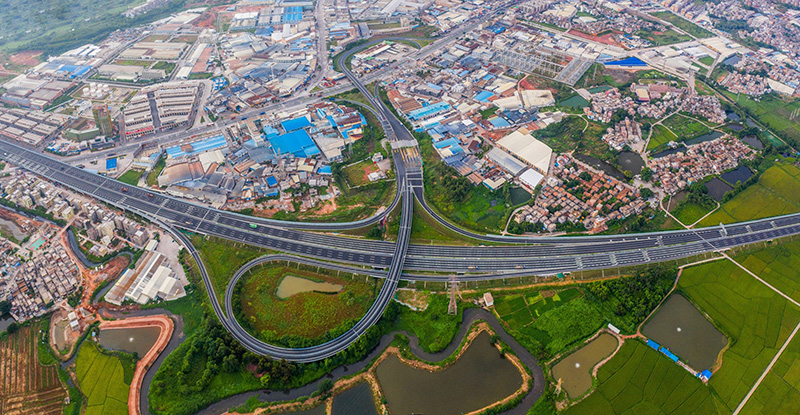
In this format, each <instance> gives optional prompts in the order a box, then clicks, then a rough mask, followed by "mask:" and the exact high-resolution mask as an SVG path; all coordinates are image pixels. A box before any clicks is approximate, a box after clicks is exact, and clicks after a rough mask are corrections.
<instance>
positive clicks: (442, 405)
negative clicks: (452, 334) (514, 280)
mask: <svg viewBox="0 0 800 415" xmlns="http://www.w3.org/2000/svg"><path fill="white" fill-rule="evenodd" d="M377 377H378V382H379V383H380V385H381V388H382V389H383V392H384V395H385V397H386V402H387V405H388V406H389V410H390V411H391V413H392V414H394V415H407V414H437V415H458V414H461V413H467V412H471V411H475V410H478V409H481V408H483V407H486V406H488V405H492V404H494V403H495V402H497V401H500V400H503V399H505V398H506V397H508V396H510V395H512V394H514V392H516V390H517V389H519V388H520V387H521V386H522V375H521V374H520V372H519V370H517V368H516V367H515V366H514V365H513V364H512V363H511V362H510V361H509V360H508V359H505V358H503V357H502V356H501V355H500V352H499V351H498V350H497V349H496V348H495V347H494V346H493V345H492V344H491V339H490V337H489V335H488V334H486V333H481V334H479V335H478V336H477V337H476V338H475V340H474V341H473V342H472V344H471V345H470V346H469V348H467V350H466V351H464V354H462V355H461V357H460V358H459V359H458V360H457V361H456V362H455V363H453V364H452V366H450V367H448V368H447V369H444V370H441V371H438V372H429V371H427V370H422V369H417V368H413V367H411V366H408V365H406V364H405V363H403V362H402V361H400V359H398V358H397V357H395V356H391V357H389V358H387V359H386V360H384V361H383V362H381V364H380V365H379V366H378V368H377ZM335 406H336V401H334V412H333V413H334V415H338V414H337V413H336V410H335Z"/></svg>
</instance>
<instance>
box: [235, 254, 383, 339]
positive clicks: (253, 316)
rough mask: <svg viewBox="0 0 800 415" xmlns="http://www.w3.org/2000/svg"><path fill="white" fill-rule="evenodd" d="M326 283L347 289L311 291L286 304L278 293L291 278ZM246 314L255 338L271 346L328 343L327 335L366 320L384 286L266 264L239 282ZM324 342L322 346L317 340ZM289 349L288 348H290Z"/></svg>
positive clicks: (292, 266) (354, 277)
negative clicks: (287, 339)
mask: <svg viewBox="0 0 800 415" xmlns="http://www.w3.org/2000/svg"><path fill="white" fill-rule="evenodd" d="M288 275H291V276H295V277H301V278H306V279H309V280H312V281H324V282H328V283H333V284H338V285H341V286H343V288H342V290H341V291H339V292H338V293H332V294H327V293H321V292H305V293H299V294H296V295H293V296H291V297H289V298H286V299H281V298H278V296H277V295H276V291H277V289H278V286H279V285H280V282H281V280H282V279H283V278H284V277H285V276H288ZM238 287H239V288H240V291H239V297H240V304H241V310H242V315H241V317H239V316H237V317H239V319H240V321H243V324H244V323H246V327H248V328H251V329H252V330H251V333H252V334H253V335H255V336H256V337H260V338H261V339H262V340H264V341H267V342H273V341H276V340H277V341H278V342H279V343H283V344H285V342H281V341H280V339H281V338H282V337H284V336H288V337H299V338H302V339H304V340H328V338H327V337H324V338H323V335H324V334H325V333H327V332H329V331H331V330H334V329H336V328H339V327H340V326H346V327H344V328H349V327H350V326H351V324H348V322H353V321H355V319H359V318H361V316H363V315H364V314H365V313H366V311H367V309H368V308H369V306H370V305H371V304H372V302H373V301H374V298H375V295H376V294H377V290H378V289H379V287H380V284H378V283H377V281H376V280H375V279H373V278H369V279H367V280H365V279H364V277H363V276H361V275H351V274H341V275H339V273H336V272H328V271H324V270H320V271H319V272H317V271H315V270H313V269H307V268H306V267H302V268H300V269H298V267H297V266H296V264H290V265H287V264H285V263H281V264H265V265H262V266H259V267H257V268H254V269H253V270H251V272H250V273H249V275H248V276H247V277H245V278H243V279H242V280H240V281H239V285H238ZM316 343H319V341H316ZM287 345H288V344H287Z"/></svg>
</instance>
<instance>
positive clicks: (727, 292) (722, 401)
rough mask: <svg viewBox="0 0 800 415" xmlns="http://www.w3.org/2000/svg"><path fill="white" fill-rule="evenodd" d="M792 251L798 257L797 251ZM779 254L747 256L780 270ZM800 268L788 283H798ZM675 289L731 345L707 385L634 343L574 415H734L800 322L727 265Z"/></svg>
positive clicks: (688, 272) (710, 266) (692, 272)
mask: <svg viewBox="0 0 800 415" xmlns="http://www.w3.org/2000/svg"><path fill="white" fill-rule="evenodd" d="M795 245H796V244H795ZM788 249H789V252H795V251H796V250H798V247H797V246H793V247H791V248H788ZM780 252H781V251H780V250H779V251H775V250H774V248H770V249H768V250H767V252H763V251H755V252H753V253H750V254H747V255H748V256H753V257H755V258H762V259H764V258H766V259H768V258H770V257H771V258H773V260H772V263H775V262H777V261H778V260H780V258H778V259H774V257H775V255H777V256H779V257H780V256H781V255H785V253H783V254H782V253H780ZM744 258H745V261H746V262H751V263H752V260H748V259H747V257H744ZM796 269H797V268H794V270H795V271H791V275H790V276H787V277H786V278H790V277H791V278H794V279H797V271H796ZM777 272H780V271H777ZM677 289H678V290H679V291H680V292H682V293H683V294H684V295H685V296H686V297H687V298H689V299H690V300H691V301H692V302H694V303H695V304H696V305H697V306H698V308H699V309H700V310H701V311H703V312H705V313H706V314H707V315H708V317H709V318H710V320H711V321H712V322H713V323H714V325H715V326H717V328H719V329H720V330H721V331H723V332H724V333H725V334H726V335H727V336H728V338H730V339H731V342H730V346H729V348H728V349H726V350H725V351H724V352H723V354H722V360H721V366H719V367H718V369H716V370H715V371H714V374H713V376H712V377H711V380H710V381H709V383H708V386H707V387H706V386H703V385H702V383H701V382H700V381H699V380H697V379H695V378H694V377H693V376H691V375H690V374H689V373H688V372H686V371H685V370H684V369H682V368H681V367H679V366H678V365H675V364H673V363H672V362H670V361H669V360H668V359H667V358H666V357H664V356H662V355H661V354H660V353H658V352H656V351H654V350H652V349H650V348H648V347H647V346H645V345H643V344H642V343H640V342H638V341H631V340H629V341H628V342H626V344H625V345H624V346H623V348H622V349H621V350H620V352H619V353H618V354H617V355H616V356H614V357H613V358H612V359H611V360H610V361H609V362H608V363H607V364H606V365H605V366H603V367H602V368H601V369H600V371H599V373H598V381H597V388H596V390H595V391H594V393H592V394H591V395H590V396H589V397H587V398H586V399H585V400H584V401H582V402H580V403H578V404H577V405H575V406H574V407H572V408H570V410H568V411H567V413H568V414H569V415H573V414H583V413H616V414H636V413H641V412H642V411H644V413H676V414H677V413H693V414H694V413H697V414H716V413H719V414H729V413H731V412H732V410H733V409H734V408H736V406H737V405H738V404H739V402H741V400H742V399H743V398H744V396H745V394H746V393H747V391H748V390H749V389H750V388H751V387H752V386H753V385H754V384H755V382H756V380H757V379H758V377H759V376H760V375H761V373H762V372H763V370H764V369H765V368H766V367H767V365H768V364H769V362H770V360H771V359H772V358H773V357H774V356H775V354H776V353H777V351H778V349H779V348H780V347H781V346H782V345H783V343H784V342H785V341H786V339H787V338H788V336H789V333H790V332H791V330H792V329H793V328H794V326H795V325H796V324H797V323H798V322H800V310H799V309H798V308H797V307H795V306H793V305H792V304H790V303H789V302H788V301H787V300H785V299H784V298H783V297H781V296H780V295H778V294H777V293H775V292H774V291H772V290H770V289H769V288H768V287H767V286H765V285H764V284H762V283H761V282H759V281H757V280H756V279H754V278H753V277H751V276H750V275H749V274H747V273H745V272H744V271H742V270H741V269H740V268H739V267H737V266H736V265H735V264H733V263H732V262H730V261H716V262H711V263H706V264H702V265H698V266H694V267H690V268H686V269H684V270H683V273H682V275H681V278H680V281H679V283H678V287H677Z"/></svg>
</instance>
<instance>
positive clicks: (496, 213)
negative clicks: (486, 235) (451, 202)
mask: <svg viewBox="0 0 800 415" xmlns="http://www.w3.org/2000/svg"><path fill="white" fill-rule="evenodd" d="M437 207H439V206H437ZM506 210H507V209H506V202H505V200H504V199H503V198H502V197H500V195H499V194H498V192H492V191H491V190H489V189H488V188H487V187H486V186H483V185H478V186H474V187H472V188H471V189H470V192H469V194H468V195H467V197H466V198H465V199H464V201H463V202H462V203H460V205H459V207H458V209H453V210H452V211H450V212H446V214H445V215H443V216H445V217H447V218H448V219H450V220H452V221H453V222H456V223H458V224H460V225H462V226H466V227H467V228H469V229H475V230H479V231H482V232H486V231H488V232H497V231H498V230H502V229H503V227H505V223H504V219H505V215H506Z"/></svg>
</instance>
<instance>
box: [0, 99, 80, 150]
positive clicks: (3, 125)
mask: <svg viewBox="0 0 800 415" xmlns="http://www.w3.org/2000/svg"><path fill="white" fill-rule="evenodd" d="M67 120H69V117H67V116H65V115H60V114H54V113H49V112H41V111H36V110H23V109H10V108H0V136H3V137H7V138H10V139H12V140H18V141H22V142H24V143H28V144H31V145H37V144H39V143H40V142H42V140H44V139H49V138H53V137H55V136H57V135H58V132H59V131H61V129H62V128H63V127H64V125H65V124H66V123H67Z"/></svg>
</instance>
